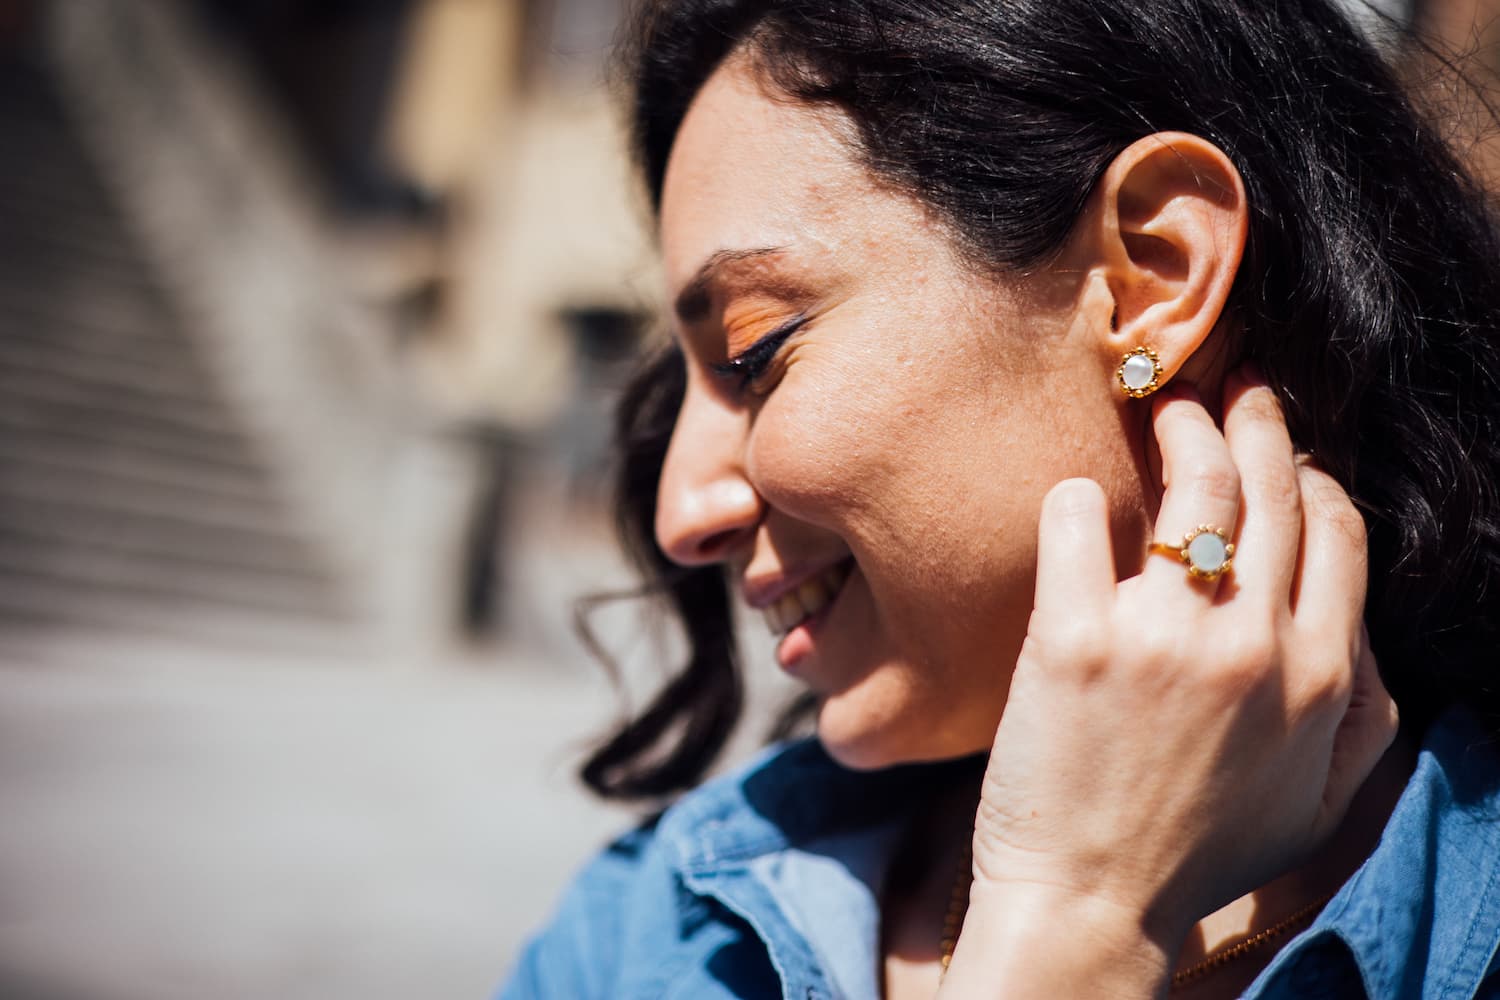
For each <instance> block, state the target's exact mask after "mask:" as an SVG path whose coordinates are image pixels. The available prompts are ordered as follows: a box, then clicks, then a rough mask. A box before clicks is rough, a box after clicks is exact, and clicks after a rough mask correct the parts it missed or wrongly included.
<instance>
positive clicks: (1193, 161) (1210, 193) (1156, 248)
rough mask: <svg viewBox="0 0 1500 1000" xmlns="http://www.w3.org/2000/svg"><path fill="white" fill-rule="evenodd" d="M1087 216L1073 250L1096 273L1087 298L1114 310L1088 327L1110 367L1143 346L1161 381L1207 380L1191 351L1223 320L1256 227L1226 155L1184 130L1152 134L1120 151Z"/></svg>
mask: <svg viewBox="0 0 1500 1000" xmlns="http://www.w3.org/2000/svg"><path fill="white" fill-rule="evenodd" d="M1080 222H1081V223H1082V225H1081V226H1080V227H1079V228H1078V229H1077V230H1075V239H1076V240H1078V241H1079V242H1078V245H1076V246H1075V247H1074V248H1073V249H1074V250H1076V251H1078V252H1081V253H1082V254H1083V255H1084V257H1083V260H1081V261H1080V263H1082V264H1083V266H1084V267H1085V268H1086V271H1087V273H1088V276H1089V278H1090V279H1092V280H1088V281H1086V282H1085V288H1086V289H1087V290H1088V291H1087V292H1086V294H1085V298H1084V303H1083V305H1084V307H1085V308H1086V309H1092V310H1094V311H1095V312H1103V311H1104V310H1106V309H1107V310H1108V312H1107V313H1106V314H1105V315H1103V316H1102V317H1097V318H1098V319H1099V320H1100V321H1099V322H1096V323H1090V324H1089V326H1090V328H1091V329H1092V330H1094V331H1097V336H1098V337H1099V346H1100V349H1101V352H1102V357H1103V359H1104V361H1105V362H1106V363H1107V364H1109V365H1110V370H1111V371H1113V370H1114V368H1115V367H1118V365H1119V363H1120V358H1121V357H1122V356H1123V355H1124V354H1125V353H1127V352H1129V351H1131V350H1134V349H1135V348H1137V347H1146V348H1149V349H1151V350H1153V351H1155V352H1156V354H1157V356H1158V358H1159V361H1160V364H1161V368H1162V375H1161V381H1163V382H1165V381H1167V380H1168V379H1171V378H1172V377H1174V376H1177V375H1178V374H1179V373H1183V374H1185V376H1186V377H1188V378H1191V379H1193V380H1194V381H1197V380H1199V379H1200V378H1202V377H1203V375H1204V374H1205V372H1204V371H1203V369H1205V368H1206V366H1205V365H1204V363H1202V362H1199V363H1197V364H1190V359H1191V358H1193V355H1194V354H1195V352H1197V351H1198V349H1199V348H1200V347H1202V346H1203V345H1204V342H1205V341H1207V340H1208V339H1209V336H1210V335H1211V334H1212V333H1213V332H1214V329H1215V327H1216V326H1217V324H1218V321H1219V314H1220V312H1221V311H1222V310H1223V308H1224V303H1225V301H1226V300H1227V299H1228V297H1229V290H1230V288H1231V287H1232V286H1233V284H1234V277H1235V273H1236V272H1237V271H1238V270H1239V266H1240V258H1241V256H1242V255H1243V253H1244V248H1245V234H1246V232H1247V230H1248V227H1249V214H1248V208H1247V206H1246V201H1245V185H1244V182H1243V180H1241V178H1240V174H1239V171H1238V170H1236V169H1235V166H1234V164H1233V163H1231V162H1230V160H1229V157H1228V156H1226V155H1225V154H1224V152H1223V151H1222V150H1220V149H1219V148H1218V147H1217V146H1215V145H1214V144H1213V143H1210V142H1208V141H1207V140H1205V139H1201V138H1199V137H1198V136H1195V135H1189V134H1187V133H1185V132H1158V133H1156V134H1154V135H1149V136H1146V137H1145V138H1143V139H1140V140H1138V141H1136V142H1135V143H1133V144H1132V145H1130V146H1129V147H1127V148H1126V149H1125V150H1124V151H1123V152H1121V153H1120V155H1119V156H1117V157H1115V159H1114V162H1112V163H1111V164H1110V165H1109V168H1108V169H1107V170H1106V171H1105V172H1104V176H1103V177H1102V178H1100V180H1099V183H1098V185H1097V186H1096V188H1095V190H1094V194H1093V196H1092V197H1091V199H1090V205H1089V208H1088V210H1087V211H1086V212H1085V214H1084V217H1083V218H1082V219H1080ZM1184 368H1187V369H1188V370H1187V371H1186V372H1185V373H1184V372H1183V370H1184Z"/></svg>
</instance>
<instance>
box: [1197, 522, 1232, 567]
mask: <svg viewBox="0 0 1500 1000" xmlns="http://www.w3.org/2000/svg"><path fill="white" fill-rule="evenodd" d="M1187 554H1188V562H1190V563H1192V566H1193V568H1194V569H1196V570H1197V571H1198V572H1200V573H1217V572H1218V571H1219V570H1221V569H1223V568H1224V563H1225V562H1227V561H1228V559H1229V549H1228V546H1227V545H1226V544H1225V542H1224V539H1222V538H1220V537H1219V536H1218V535H1215V534H1213V533H1212V532H1208V531H1205V532H1202V533H1200V534H1197V535H1194V536H1193V540H1192V541H1191V542H1188V547H1187Z"/></svg>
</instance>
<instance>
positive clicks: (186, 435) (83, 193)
mask: <svg viewBox="0 0 1500 1000" xmlns="http://www.w3.org/2000/svg"><path fill="white" fill-rule="evenodd" d="M89 152H90V151H89V150H87V149H86V148H85V147H84V145H83V143H82V142H81V141H80V139H79V136H78V134H77V131H76V130H75V128H74V127H73V124H72V123H71V122H70V120H69V117H68V114H67V109H66V107H65V104H64V102H63V101H62V100H61V98H60V94H59V92H58V90H57V87H56V84H55V81H54V79H53V78H52V77H51V75H50V74H49V73H48V71H47V68H46V67H45V66H44V65H43V61H42V56H41V55H40V54H39V53H38V52H34V51H29V50H25V49H23V50H21V51H9V52H3V53H0V642H4V641H5V640H6V639H16V638H18V637H26V636H30V635H37V634H41V633H46V632H48V631H58V630H72V631H78V630H94V631H105V632H108V631H113V630H119V629H127V630H140V631H145V632H151V633H163V634H169V635H181V636H187V637H193V638H198V639H206V640H210V641H213V642H229V643H234V644H239V645H247V646H251V647H257V646H263V645H287V644H291V645H294V646H300V647H314V646H315V647H318V648H326V647H327V646H329V645H330V644H332V645H335V646H337V645H339V644H340V643H341V642H342V640H343V638H344V637H345V636H346V635H347V634H349V633H351V632H352V631H353V630H355V629H356V628H357V626H358V624H359V618H360V612H359V609H358V607H357V604H358V602H357V601H355V600H351V598H350V589H351V588H350V587H349V586H348V585H347V583H346V581H343V580H341V578H340V573H339V572H338V571H337V570H336V569H335V567H334V566H333V565H332V562H333V560H329V559H327V558H324V557H323V552H322V551H321V549H320V545H319V539H317V538H316V537H313V535H312V532H310V531H309V530H307V529H306V527H305V526H303V525H299V520H298V518H297V517H296V516H295V513H296V512H295V511H294V510H292V509H291V508H290V507H289V505H288V503H287V502H286V495H285V490H284V489H282V486H283V484H281V483H279V482H278V478H277V475H276V474H275V469H274V467H273V464H272V463H271V462H269V461H267V456H266V455H264V454H263V453H262V452H261V449H259V448H258V447H257V442H256V440H254V438H253V435H252V434H250V433H247V429H246V428H245V427H244V426H243V421H242V420H240V419H238V418H237V414H236V410H235V408H234V407H233V406H231V405H228V403H227V402H226V399H225V394H224V391H223V387H222V386H221V385H220V384H219V383H218V381H217V380H216V376H215V372H214V370H213V368H212V366H211V365H209V364H206V363H205V359H204V357H203V354H202V350H203V344H202V340H201V337H194V336H192V335H191V333H192V331H191V328H190V327H189V325H188V324H187V323H186V322H185V321H184V319H183V317H182V316H181V315H179V313H178V312H177V311H176V310H175V309H174V303H173V301H172V299H171V297H170V296H169V295H168V294H167V293H166V291H165V290H164V288H163V286H162V284H161V283H160V282H159V281H158V280H157V276H156V275H155V274H154V273H153V268H152V266H151V264H150V263H149V262H148V261H149V256H148V255H146V254H144V253H143V252H142V248H141V247H140V246H139V245H138V243H137V239H136V237H135V235H134V231H133V229H132V227H131V226H130V225H129V224H128V223H127V220H126V218H124V217H123V216H122V214H121V212H120V210H119V207H118V206H117V204H116V203H115V200H114V199H113V198H112V197H111V194H110V191H109V190H108V189H107V186H106V185H105V184H103V183H102V182H101V178H100V176H99V171H98V170H97V169H96V165H95V164H96V162H97V160H91V158H90V155H89Z"/></svg>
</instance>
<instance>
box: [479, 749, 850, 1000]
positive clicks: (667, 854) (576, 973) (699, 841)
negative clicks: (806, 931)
mask: <svg viewBox="0 0 1500 1000" xmlns="http://www.w3.org/2000/svg"><path fill="white" fill-rule="evenodd" d="M821 752H822V751H821V749H820V748H817V747H816V746H815V745H813V746H809V745H808V744H807V743H794V744H788V745H784V746H777V747H773V748H771V749H770V750H767V751H764V752H762V753H761V754H759V755H758V756H757V757H755V758H754V759H753V760H751V761H750V762H748V763H746V764H745V765H743V766H741V767H739V768H736V769H735V770H733V771H731V772H728V773H726V774H724V775H721V776H719V777H717V778H715V779H713V780H711V781H709V782H707V783H705V784H703V785H701V786H700V787H698V788H696V789H694V790H693V791H691V792H689V793H688V794H687V795H685V796H683V797H682V798H681V799H679V800H677V801H676V802H675V803H673V805H672V806H671V807H670V808H669V809H667V810H666V811H665V812H663V813H661V814H659V815H658V816H656V817H653V818H651V819H649V820H647V821H646V822H644V823H642V824H641V825H640V826H638V827H636V828H635V829H633V830H631V831H630V832H628V833H626V834H624V835H623V836H621V837H619V838H618V839H616V840H615V841H613V842H612V843H610V844H609V845H608V846H607V847H605V848H604V849H603V850H602V851H600V852H599V853H598V854H597V855H595V856H594V857H593V858H592V859H591V860H590V861H589V862H588V863H587V864H586V865H585V866H584V867H583V868H582V869H581V870H580V871H579V873H578V874H577V876H575V878H574V879H573V881H572V883H571V884H570V885H569V886H568V888H567V890H566V891H565V892H564V894H563V896H562V898H561V900H560V901H559V903H558V905H557V908H556V910H555V912H554V913H553V916H552V919H551V920H550V921H549V923H548V924H547V925H546V926H545V927H544V928H543V929H542V930H541V931H540V932H539V933H538V934H536V935H535V936H534V937H533V938H532V939H531V941H530V942H529V943H528V944H527V945H526V947H525V948H524V949H523V950H522V952H521V954H520V956H519V958H518V960H517V963H516V966H515V968H514V970H513V971H512V974H511V977H510V979H509V980H508V981H507V983H506V985H505V986H504V987H503V988H502V990H501V992H500V998H501V1000H526V998H532V997H562V996H566V997H571V998H580V1000H581V998H587V997H618V996H627V995H639V996H648V995H664V994H665V993H666V990H665V988H664V987H663V988H662V989H661V991H660V993H656V994H654V993H653V988H652V987H651V985H650V983H649V980H652V979H653V978H664V977H669V976H671V975H672V972H671V970H672V969H673V968H674V967H676V968H678V969H679V971H680V968H681V966H682V965H683V964H687V963H690V962H691V961H692V958H691V953H692V952H693V951H694V950H695V948H698V947H701V943H695V940H696V939H698V938H701V937H702V936H703V935H702V933H701V932H702V931H703V930H704V929H705V925H707V924H712V923H714V922H716V921H718V920H720V919H721V918H720V916H719V915H718V914H715V913H714V912H712V908H711V907H709V906H708V904H707V903H706V902H705V901H704V900H702V899H701V898H698V897H697V896H696V895H695V894H694V893H692V892H690V891H689V890H688V889H687V887H686V884H685V874H687V873H688V872H689V871H690V870H691V869H693V867H694V866H695V865H697V864H698V863H699V862H701V860H702V858H703V857H704V856H705V853H707V855H708V856H713V851H712V849H711V848H709V849H707V850H706V849H705V846H704V841H703V838H704V837H705V836H706V837H709V838H716V837H720V836H721V832H722V831H725V830H728V831H731V832H733V831H738V835H743V834H745V833H747V832H748V831H750V830H752V829H754V830H755V831H756V833H757V834H760V835H764V834H767V833H768V830H767V829H765V828H764V827H766V826H767V825H768V823H767V820H766V818H765V817H764V816H762V815H761V814H760V813H759V812H757V811H756V810H754V809H753V808H751V807H750V806H748V805H747V803H746V795H747V792H746V784H747V783H749V782H752V781H754V782H757V783H765V782H770V783H772V784H780V783H781V781H782V780H783V778H784V779H785V780H787V781H794V780H795V779H794V778H793V776H792V774H791V773H790V772H791V771H798V770H801V766H805V765H806V764H807V762H808V761H809V760H810V759H812V760H815V759H816V758H817V757H818V756H819V755H820V754H821ZM799 765H801V766H799ZM784 771H786V772H787V773H786V774H785V775H783V772H784ZM769 833H770V834H771V835H773V836H774V835H776V832H775V831H774V829H772V830H770V831H769Z"/></svg>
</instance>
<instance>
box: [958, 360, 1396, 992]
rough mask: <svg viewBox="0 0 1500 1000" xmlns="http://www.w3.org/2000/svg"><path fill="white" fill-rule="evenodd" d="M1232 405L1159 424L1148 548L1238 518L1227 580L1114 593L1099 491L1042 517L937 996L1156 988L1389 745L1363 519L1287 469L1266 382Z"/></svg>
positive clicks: (1175, 573)
mask: <svg viewBox="0 0 1500 1000" xmlns="http://www.w3.org/2000/svg"><path fill="white" fill-rule="evenodd" d="M1226 400H1227V401H1226V407H1225V416H1224V431H1223V433H1222V434H1220V432H1219V431H1218V429H1217V428H1216V427H1215V425H1214V423H1213V420H1212V419H1211V418H1210V416H1209V414H1208V413H1207V411H1206V410H1204V408H1203V407H1202V406H1201V405H1200V404H1199V403H1198V402H1197V401H1196V399H1195V398H1193V397H1192V396H1191V394H1186V393H1183V392H1175V393H1172V394H1164V396H1163V398H1160V399H1159V400H1158V401H1157V402H1156V404H1155V411H1154V425H1155V431H1156V437H1157V441H1158V444H1159V445H1160V449H1161V454H1162V461H1163V479H1164V485H1165V487H1166V491H1165V495H1164V497H1163V501H1162V505H1161V510H1160V513H1159V516H1158V518H1157V523H1156V535H1155V537H1156V538H1157V539H1160V540H1170V541H1173V542H1174V543H1175V542H1176V541H1178V540H1180V539H1181V538H1182V537H1183V535H1184V533H1185V532H1187V531H1189V530H1191V529H1193V528H1194V527H1195V526H1197V525H1200V524H1212V525H1217V526H1221V527H1223V528H1225V529H1229V530H1233V528H1234V526H1235V524H1236V521H1237V520H1238V522H1239V523H1238V531H1237V543H1236V544H1237V550H1236V552H1235V557H1234V564H1233V570H1232V572H1231V573H1230V574H1229V575H1226V576H1225V577H1223V578H1221V579H1220V580H1219V581H1217V582H1209V581H1203V580H1195V579H1190V578H1189V577H1188V576H1187V573H1186V571H1185V569H1184V567H1183V566H1182V565H1181V564H1180V563H1177V562H1175V561H1173V560H1172V559H1170V558H1167V557H1164V556H1161V555H1152V556H1149V557H1148V558H1147V560H1146V565H1145V567H1144V569H1143V571H1142V572H1141V573H1140V575H1138V576H1135V577H1132V578H1130V579H1127V580H1123V581H1119V582H1118V583H1117V582H1116V577H1115V570H1114V566H1113V562H1112V558H1111V554H1110V553H1111V545H1110V535H1109V525H1108V514H1107V506H1106V503H1105V498H1104V496H1103V494H1102V491H1101V490H1100V489H1099V487H1098V486H1097V485H1096V484H1094V483H1093V482H1091V481H1088V480H1070V481H1068V482H1065V483H1061V484H1059V485H1058V486H1057V487H1055V488H1054V489H1053V490H1052V492H1051V493H1050V494H1048V497H1047V499H1046V501H1045V502H1044V505H1043V511H1042V518H1041V526H1040V533H1041V541H1040V550H1039V554H1038V567H1037V584H1036V607H1035V610H1034V612H1033V614H1032V618H1031V621H1030V625H1029V628H1028V634H1027V637H1026V641H1025V644H1024V646H1023V648H1022V651H1021V655H1020V658H1019V660H1018V662H1017V664H1016V669H1015V674H1014V676H1013V678H1012V680H1011V685H1010V694H1009V698H1008V700H1007V703H1006V706H1005V712H1004V715H1003V717H1002V719H1001V722H1000V726H999V729H998V731H997V733H996V737H995V744H994V747H993V750H992V752H991V755H990V763H989V768H988V771H987V773H986V776H985V781H984V788H983V792H982V796H981V800H980V806H979V812H978V817H977V822H976V828H975V835H974V885H973V891H972V895H971V907H970V919H969V920H968V921H967V922H966V925H965V929H964V933H963V936H962V937H961V938H960V941H959V946H958V951H957V953H956V954H955V956H954V961H953V966H952V968H951V970H950V976H949V978H948V983H946V984H945V987H944V994H945V995H948V994H952V995H967V993H966V990H967V987H965V986H963V985H960V984H964V983H968V984H971V985H972V984H974V983H978V982H985V983H994V982H996V981H1005V982H1006V983H1007V994H1006V995H1007V996H1013V995H1023V994H1024V990H1022V989H1018V988H1017V987H1018V986H1019V985H1020V984H1021V983H1022V982H1024V981H1028V979H1030V976H1029V975H1028V969H1029V970H1030V972H1034V973H1036V974H1038V975H1042V976H1044V977H1045V980H1046V981H1045V982H1044V981H1043V980H1035V982H1037V983H1038V984H1039V985H1041V986H1044V987H1046V988H1045V989H1042V990H1041V993H1042V994H1043V995H1054V996H1056V995H1082V994H1074V993H1072V992H1071V991H1070V990H1064V991H1063V992H1058V989H1059V985H1060V983H1065V982H1067V981H1068V980H1067V976H1066V974H1067V970H1068V969H1069V968H1071V969H1073V970H1074V971H1078V972H1086V971H1087V970H1086V969H1084V967H1085V966H1087V965H1088V964H1089V963H1090V962H1094V961H1099V962H1103V963H1104V966H1103V967H1104V968H1107V969H1109V970H1110V971H1111V972H1112V974H1113V975H1114V979H1115V981H1116V982H1117V983H1122V984H1123V983H1125V982H1127V981H1133V982H1135V983H1136V984H1137V985H1138V986H1139V987H1140V989H1139V990H1135V991H1131V990H1126V992H1139V993H1143V994H1149V993H1152V992H1156V991H1159V990H1160V989H1161V987H1162V986H1163V985H1164V983H1165V981H1166V978H1167V977H1168V975H1169V974H1170V972H1171V969H1172V967H1173V964H1174V962H1175V956H1176V951H1177V948H1178V946H1179V945H1180V943H1181V941H1182V939H1183V938H1184V937H1185V936H1186V934H1187V932H1188V931H1189V930H1190V929H1191V927H1192V925H1193V924H1194V923H1195V922H1196V921H1197V920H1198V919H1200V918H1201V917H1203V916H1204V915H1206V914H1208V913H1210V912H1212V911H1213V910H1215V909H1217V908H1218V907H1219V906H1221V905H1223V904H1224V903H1227V902H1229V901H1230V900H1232V899H1234V898H1236V897H1237V896H1239V895H1241V894H1243V893H1244V892H1247V891H1249V890H1251V889H1253V888H1255V887H1257V886H1259V885H1261V884H1263V883H1265V882H1267V881H1269V880H1270V879H1271V878H1273V877H1274V876H1276V875H1278V874H1280V873H1282V872H1284V871H1286V870H1287V869H1289V868H1290V867H1292V866H1294V865H1295V864H1296V862H1298V861H1299V860H1300V859H1303V858H1306V857H1307V856H1308V855H1309V854H1310V853H1311V852H1312V851H1313V850H1314V849H1315V848H1316V847H1318V846H1319V845H1320V844H1321V843H1322V842H1323V841H1324V840H1325V839H1326V838H1327V837H1328V836H1329V835H1330V834H1331V833H1332V831H1333V830H1334V828H1335V826H1336V825H1337V824H1338V823H1339V821H1340V820H1341V819H1342V817H1343V815H1344V812H1345V810H1346V809H1347V808H1348V806H1349V803H1350V800H1351V798H1352V797H1353V795H1354V793H1355V791H1356V790H1357V789H1358V787H1359V786H1360V784H1362V783H1363V781H1364V780H1365V778H1366V777H1367V776H1368V775H1369V772H1370V770H1371V769H1372V768H1373V766H1374V764H1375V762H1376V761H1377V760H1378V759H1379V757H1380V755H1381V754H1382V753H1383V752H1384V750H1385V749H1386V748H1387V747H1388V746H1389V744H1390V743H1391V741H1392V739H1393V738H1394V736H1395V731H1396V713H1395V706H1394V704H1393V703H1392V702H1391V699H1390V697H1389V695H1388V694H1387V693H1386V692H1385V690H1384V688H1383V686H1382V685H1381V682H1380V678H1379V675H1378V673H1377V671H1376V669H1375V662H1374V658H1373V656H1372V655H1371V654H1370V651H1369V649H1368V646H1367V643H1366V640H1365V636H1364V631H1363V627H1362V623H1361V618H1362V612H1363V606H1364V595H1365V580H1366V560H1365V534H1364V525H1363V522H1362V520H1361V519H1360V516H1359V514H1358V512H1357V511H1356V510H1355V509H1354V506H1353V504H1352V503H1351V502H1350V500H1349V498H1348V496H1347V495H1346V494H1345V493H1344V491H1343V490H1342V489H1341V488H1340V487H1339V486H1338V485H1337V484H1336V483H1335V482H1334V481H1333V480H1332V479H1331V478H1330V477H1329V476H1327V475H1326V474H1324V473H1323V472H1321V471H1319V470H1318V469H1317V468H1316V467H1314V466H1313V465H1311V464H1309V463H1308V462H1305V461H1299V460H1298V459H1296V457H1295V456H1294V454H1293V450H1292V445H1291V441H1290V439H1289V437H1288V435H1287V431H1286V426H1285V423H1284V421H1283V419H1282V416H1281V410H1280V407H1279V405H1278V403H1277V401H1276V399H1275V397H1274V395H1273V394H1272V393H1271V391H1270V390H1269V389H1268V388H1266V387H1265V385H1264V384H1262V383H1259V382H1258V381H1252V380H1249V379H1246V378H1244V377H1239V378H1235V379H1232V380H1231V384H1230V385H1229V386H1228V387H1227V392H1226ZM1241 512H1242V516H1239V515H1240V514H1241ZM1049 925H1050V926H1053V927H1056V931H1055V932H1049V931H1047V930H1046V928H1047V927H1048V926H1049ZM1049 934H1050V935H1052V936H1050V937H1049ZM1049 941H1050V942H1052V943H1055V944H1057V948H1056V949H1053V948H1052V947H1051V946H1050V944H1049ZM976 942H978V943H976ZM1070 963H1071V964H1070ZM1097 971H1098V969H1095V970H1094V971H1093V972H1088V973H1087V974H1086V975H1085V976H1084V978H1083V979H1081V980H1080V981H1081V982H1089V983H1091V984H1094V985H1096V986H1098V985H1102V984H1101V983H1100V980H1098V979H1097V977H1096V976H1095V973H1097ZM975 973H979V975H977V976H976V975H975ZM1059 977H1062V978H1059ZM1132 977H1133V980H1132ZM950 984H951V988H950ZM980 992H981V993H982V992H984V991H980Z"/></svg>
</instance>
